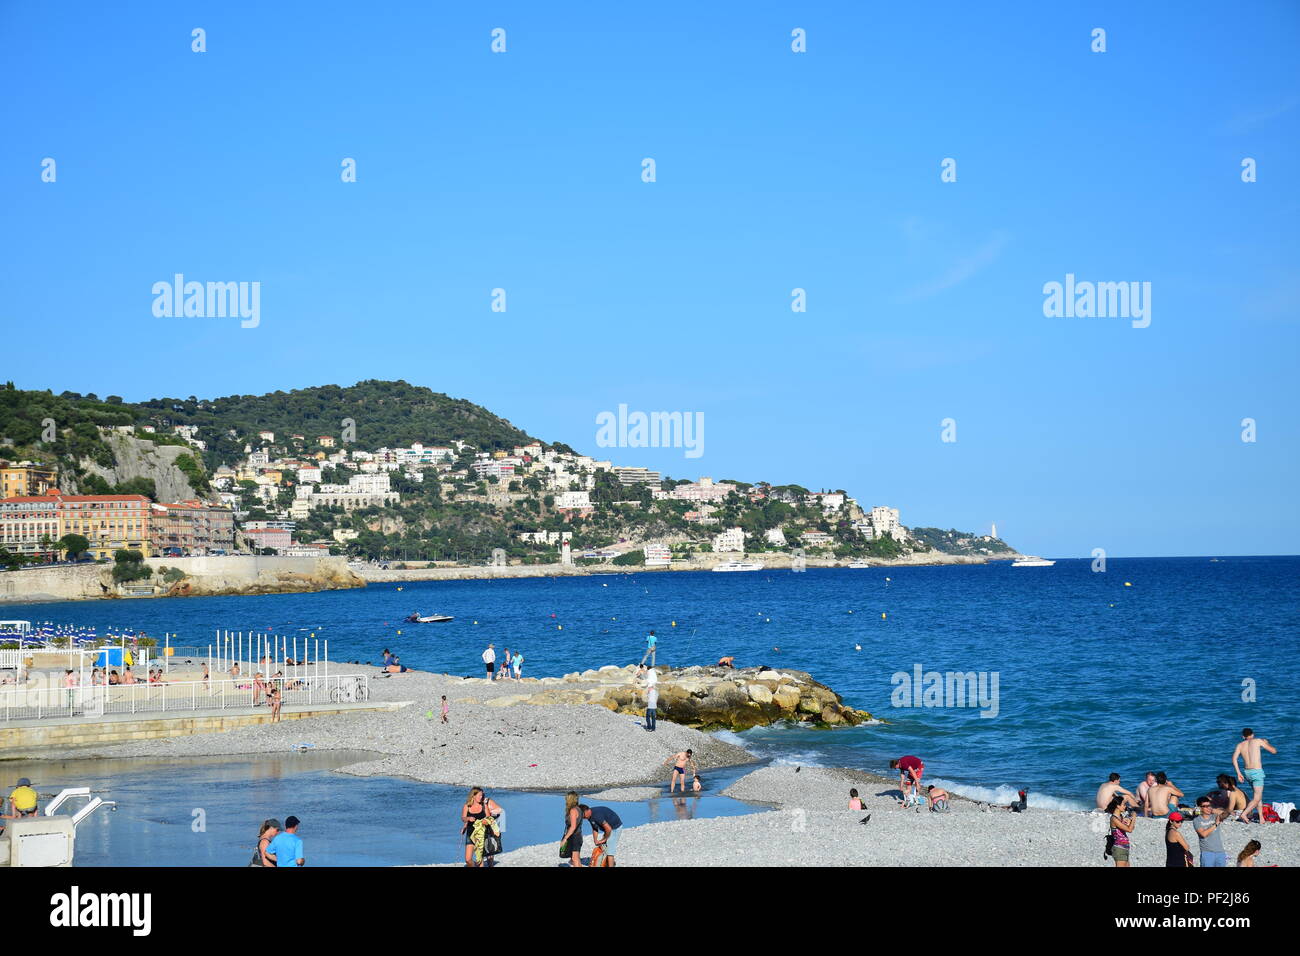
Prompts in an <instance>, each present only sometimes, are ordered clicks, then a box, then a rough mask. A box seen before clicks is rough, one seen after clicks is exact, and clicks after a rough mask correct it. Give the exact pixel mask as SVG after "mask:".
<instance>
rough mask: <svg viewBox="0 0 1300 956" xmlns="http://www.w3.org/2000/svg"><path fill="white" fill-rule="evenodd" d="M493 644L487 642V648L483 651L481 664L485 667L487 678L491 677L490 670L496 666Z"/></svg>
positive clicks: (494, 646) (495, 653)
mask: <svg viewBox="0 0 1300 956" xmlns="http://www.w3.org/2000/svg"><path fill="white" fill-rule="evenodd" d="M495 648H496V645H495V644H489V645H488V646H487V650H486V651H484V652H483V666H484V667H486V668H487V679H488V680H491V679H492V670H493V668H494V667H495V666H496V662H497V652H496V650H495Z"/></svg>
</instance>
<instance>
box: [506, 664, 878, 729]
mask: <svg viewBox="0 0 1300 956" xmlns="http://www.w3.org/2000/svg"><path fill="white" fill-rule="evenodd" d="M655 674H656V678H657V685H658V688H659V708H658V712H657V715H658V717H659V719H660V720H669V721H672V722H673V723H675V724H683V725H685V726H688V727H697V728H700V729H702V730H720V729H726V730H748V729H749V728H751V727H758V726H762V725H766V724H773V723H776V722H777V721H782V720H786V721H795V722H798V723H807V724H813V725H816V726H823V727H835V726H854V725H857V724H861V723H864V722H867V721H870V720H873V719H874V718H873V717H872V716H871V714H869V713H867V712H866V711H865V710H857V709H855V708H853V707H848V706H846V705H845V704H844V702H843V701H842V699H841V698H840V695H839V694H837V693H835V691H833V690H831V689H830V688H829V687H827V686H826V685H825V684H822V683H819V682H818V681H816V680H814V679H813V678H812V675H810V674H808V673H807V672H806V671H796V670H790V669H789V668H779V669H762V670H760V669H759V668H756V667H750V668H743V669H732V668H726V667H685V668H668V667H659V668H656V669H655ZM635 675H636V668H635V667H634V666H632V665H630V664H629V665H628V666H626V667H617V666H614V665H607V666H605V667H602V668H600V669H598V670H589V671H582V672H580V673H578V672H575V673H572V674H565V675H564V677H562V678H560V677H548V678H543V679H542V680H541V681H539V682H538V683H539V684H541V685H543V687H544V689H542V690H539V691H536V692H534V693H519V694H509V695H506V696H504V697H497V698H495V699H494V700H492V701H489V702H488V703H489V706H497V707H504V706H510V705H513V704H517V703H523V704H537V705H547V704H581V703H587V704H595V705H597V706H599V707H605V708H607V709H608V710H612V711H614V712H616V713H620V714H634V715H637V716H641V715H644V714H645V699H646V683H645V681H644V679H642V680H637V679H636V676H635ZM593 685H594V686H593Z"/></svg>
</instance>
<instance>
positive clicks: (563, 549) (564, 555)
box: [560, 539, 573, 564]
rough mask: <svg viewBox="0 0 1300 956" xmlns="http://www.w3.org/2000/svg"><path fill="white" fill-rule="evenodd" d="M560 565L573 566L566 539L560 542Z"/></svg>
mask: <svg viewBox="0 0 1300 956" xmlns="http://www.w3.org/2000/svg"><path fill="white" fill-rule="evenodd" d="M560 563H561V564H573V554H572V552H571V551H570V550H569V542H568V540H567V539H566V540H564V541H561V542H560Z"/></svg>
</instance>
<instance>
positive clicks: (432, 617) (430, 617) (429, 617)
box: [406, 614, 454, 624]
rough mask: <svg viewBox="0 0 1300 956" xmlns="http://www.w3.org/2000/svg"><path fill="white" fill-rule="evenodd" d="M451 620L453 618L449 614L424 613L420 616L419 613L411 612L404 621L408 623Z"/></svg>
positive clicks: (436, 622)
mask: <svg viewBox="0 0 1300 956" xmlns="http://www.w3.org/2000/svg"><path fill="white" fill-rule="evenodd" d="M451 620H454V618H452V617H451V616H450V615H448V614H426V615H424V616H421V615H419V614H411V615H409V616H408V617H407V618H406V623H408V624H441V623H442V622H444V621H451Z"/></svg>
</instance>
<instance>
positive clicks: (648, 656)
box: [641, 631, 658, 667]
mask: <svg viewBox="0 0 1300 956" xmlns="http://www.w3.org/2000/svg"><path fill="white" fill-rule="evenodd" d="M657 643H658V641H657V640H656V639H655V632H654V631H651V632H650V634H649V636H648V637H646V639H645V653H644V654H642V655H641V664H642V665H644V664H645V662H646V661H647V660H649V661H650V666H651V667H654V666H655V644H657Z"/></svg>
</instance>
